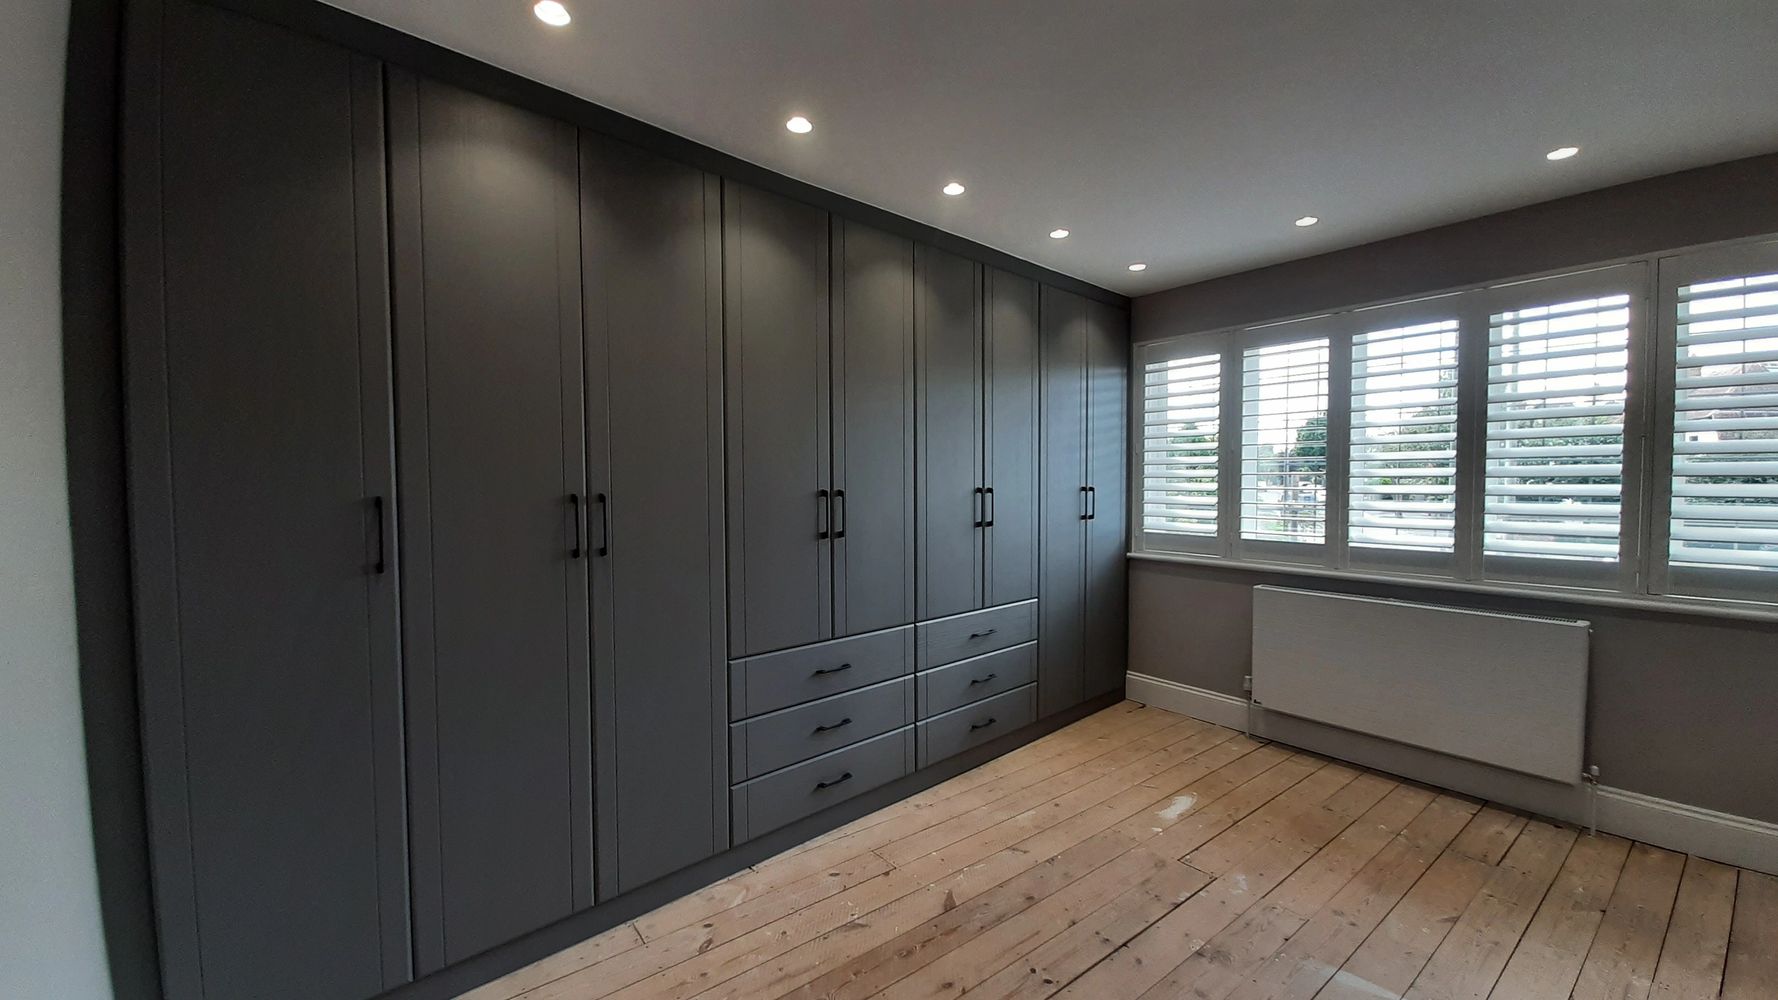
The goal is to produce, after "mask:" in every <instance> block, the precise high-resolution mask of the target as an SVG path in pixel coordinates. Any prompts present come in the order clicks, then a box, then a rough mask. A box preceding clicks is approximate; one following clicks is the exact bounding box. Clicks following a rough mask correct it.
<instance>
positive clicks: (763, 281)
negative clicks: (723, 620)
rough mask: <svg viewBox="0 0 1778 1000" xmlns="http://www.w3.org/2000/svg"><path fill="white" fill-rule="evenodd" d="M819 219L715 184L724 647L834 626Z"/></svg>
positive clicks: (825, 631)
mask: <svg viewBox="0 0 1778 1000" xmlns="http://www.w3.org/2000/svg"><path fill="white" fill-rule="evenodd" d="M827 226H828V220H827V213H825V212H823V211H821V210H820V209H817V208H813V207H810V206H808V205H804V204H802V203H800V202H795V201H790V200H789V199H786V198H780V197H778V196H776V195H771V194H767V193H765V192H763V191H759V190H756V189H754V188H750V187H747V186H746V185H743V184H736V183H733V182H724V184H723V225H722V239H723V255H722V259H723V263H722V267H723V308H724V312H725V322H724V328H725V331H726V338H725V346H724V350H725V352H726V355H727V369H726V370H727V403H726V409H727V414H728V424H727V436H728V456H729V461H728V469H729V476H728V517H729V527H728V537H729V610H730V619H729V652H730V653H731V654H732V655H735V656H743V655H747V654H751V653H764V652H769V651H771V650H774V649H783V648H786V647H789V646H800V645H802V644H803V643H807V642H814V641H816V640H818V639H824V638H827V637H828V636H830V635H832V634H833V616H832V600H831V599H832V592H831V588H832V580H831V570H832V562H833V553H832V547H833V546H832V542H831V540H830V537H829V536H830V535H831V533H832V532H831V526H830V525H829V523H828V521H829V517H830V514H831V512H830V509H829V508H830V498H829V497H827V495H826V491H827V490H828V489H829V486H828V480H829V469H828V460H829V447H830V445H831V442H830V441H829V420H830V413H829V401H828V330H829V316H828V232H827Z"/></svg>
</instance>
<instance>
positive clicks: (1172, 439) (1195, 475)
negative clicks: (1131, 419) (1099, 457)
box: [1141, 354, 1222, 538]
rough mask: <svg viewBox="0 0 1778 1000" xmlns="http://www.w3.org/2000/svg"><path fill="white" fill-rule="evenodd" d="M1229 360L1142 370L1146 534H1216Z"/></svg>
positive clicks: (1208, 358)
mask: <svg viewBox="0 0 1778 1000" xmlns="http://www.w3.org/2000/svg"><path fill="white" fill-rule="evenodd" d="M1221 407H1222V355H1220V354H1197V355H1193V356H1190V357H1182V358H1167V359H1162V360H1154V361H1149V362H1147V363H1146V364H1144V365H1143V367H1142V465H1141V468H1142V525H1141V530H1142V531H1143V532H1145V533H1156V534H1172V535H1197V536H1203V537H1207V538H1215V537H1216V533H1217V506H1218V502H1219V501H1218V493H1217V490H1218V486H1219V484H1220V478H1219V476H1218V468H1217V462H1218V454H1219V452H1218V449H1219V446H1220V443H1221V427H1220V423H1221Z"/></svg>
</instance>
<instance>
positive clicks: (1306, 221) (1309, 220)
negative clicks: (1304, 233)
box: [1296, 215, 1321, 229]
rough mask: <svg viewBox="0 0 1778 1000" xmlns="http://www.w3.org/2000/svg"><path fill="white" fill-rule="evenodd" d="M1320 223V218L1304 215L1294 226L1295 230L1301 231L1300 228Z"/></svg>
mask: <svg viewBox="0 0 1778 1000" xmlns="http://www.w3.org/2000/svg"><path fill="white" fill-rule="evenodd" d="M1320 221H1321V217H1320V216H1317V215H1305V216H1303V217H1302V218H1300V219H1298V220H1296V224H1297V228H1299V229H1301V228H1306V227H1308V226H1313V225H1314V224H1315V223H1317V222H1320Z"/></svg>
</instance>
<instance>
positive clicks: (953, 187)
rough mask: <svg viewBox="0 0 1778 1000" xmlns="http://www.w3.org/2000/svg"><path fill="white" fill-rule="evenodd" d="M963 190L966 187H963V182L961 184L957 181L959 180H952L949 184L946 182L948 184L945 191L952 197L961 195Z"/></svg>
mask: <svg viewBox="0 0 1778 1000" xmlns="http://www.w3.org/2000/svg"><path fill="white" fill-rule="evenodd" d="M963 190H964V188H963V185H961V184H959V183H957V182H956V181H952V182H951V183H949V184H946V185H945V186H944V192H945V194H948V195H950V196H951V197H953V198H955V197H957V196H958V195H960V194H962V193H963Z"/></svg>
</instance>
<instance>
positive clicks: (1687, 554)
mask: <svg viewBox="0 0 1778 1000" xmlns="http://www.w3.org/2000/svg"><path fill="white" fill-rule="evenodd" d="M1677 312H1678V315H1677V317H1676V320H1677V326H1676V336H1675V341H1674V370H1673V438H1672V443H1673V466H1672V478H1671V482H1670V492H1671V498H1672V504H1671V509H1670V513H1669V515H1668V522H1667V536H1668V538H1667V562H1668V566H1669V568H1670V569H1675V570H1683V569H1687V568H1689V569H1693V570H1699V571H1703V570H1715V571H1727V572H1728V573H1730V574H1734V575H1740V576H1745V575H1746V574H1748V573H1753V574H1763V575H1764V584H1763V588H1762V589H1764V590H1765V591H1766V596H1767V597H1768V599H1770V598H1771V597H1773V596H1778V274H1762V275H1755V276H1751V277H1739V278H1729V279H1725V280H1717V281H1705V282H1699V283H1695V284H1689V285H1682V286H1680V287H1679V289H1678V293H1677ZM1715 575H1717V576H1720V575H1721V573H1718V574H1715ZM1754 585H1755V586H1756V587H1757V586H1759V584H1758V583H1757V582H1755V583H1754Z"/></svg>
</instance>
